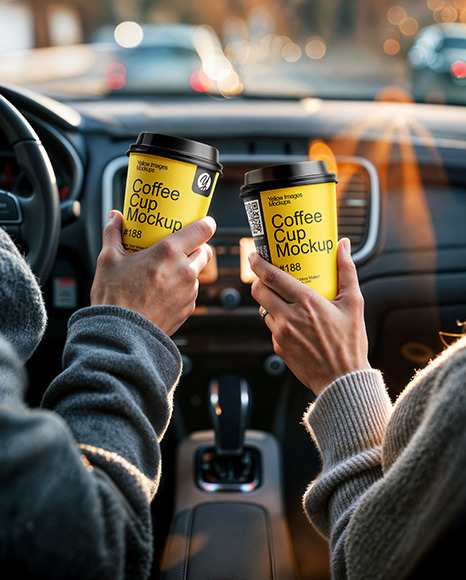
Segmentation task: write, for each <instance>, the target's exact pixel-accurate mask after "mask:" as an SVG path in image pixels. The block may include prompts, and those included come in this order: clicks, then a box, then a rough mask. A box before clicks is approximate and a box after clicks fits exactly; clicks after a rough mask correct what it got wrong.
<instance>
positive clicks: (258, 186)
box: [240, 160, 338, 197]
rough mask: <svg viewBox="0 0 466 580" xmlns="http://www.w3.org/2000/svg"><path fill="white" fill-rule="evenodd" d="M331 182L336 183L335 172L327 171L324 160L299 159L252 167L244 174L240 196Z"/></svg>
mask: <svg viewBox="0 0 466 580" xmlns="http://www.w3.org/2000/svg"><path fill="white" fill-rule="evenodd" d="M332 182H333V183H338V179H337V177H336V175H335V173H330V172H329V170H328V169H327V164H326V163H325V161H320V160H319V161H300V162H298V163H284V164H281V165H271V166H269V167H261V168H259V169H253V170H252V171H248V172H247V173H246V174H245V175H244V185H243V186H242V187H241V195H240V197H243V196H244V195H248V194H249V193H253V192H256V191H258V190H268V189H280V188H283V187H293V186H295V185H307V184H314V183H332Z"/></svg>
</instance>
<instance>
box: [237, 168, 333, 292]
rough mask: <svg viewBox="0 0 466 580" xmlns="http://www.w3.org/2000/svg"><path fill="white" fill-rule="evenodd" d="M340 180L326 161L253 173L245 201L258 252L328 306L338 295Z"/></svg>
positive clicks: (247, 180)
mask: <svg viewBox="0 0 466 580" xmlns="http://www.w3.org/2000/svg"><path fill="white" fill-rule="evenodd" d="M336 183H337V178H336V176H335V174H334V173H329V171H328V169H327V165H326V164H325V162H324V161H303V162H300V163H290V164H283V165H274V166H271V167H263V168H260V169H254V170H253V171H249V172H247V173H246V174H245V176H244V185H243V186H242V187H241V195H240V197H241V198H242V199H243V202H244V207H245V210H246V214H247V217H248V221H249V226H250V229H251V234H252V237H253V239H254V243H255V247H256V251H257V252H258V254H260V255H261V256H262V257H263V258H264V259H265V260H267V261H269V262H271V263H272V264H274V265H275V266H277V267H278V268H280V269H281V270H284V271H285V272H288V273H289V274H291V275H292V276H294V277H295V278H297V279H298V280H300V281H301V282H303V283H304V284H306V285H307V286H310V287H311V288H314V289H315V290H316V291H317V292H319V293H320V294H322V296H324V297H325V298H327V299H328V300H332V299H333V298H335V296H336V295H337V241H338V238H337V209H336V194H335V186H336Z"/></svg>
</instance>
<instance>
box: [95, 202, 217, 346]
mask: <svg viewBox="0 0 466 580" xmlns="http://www.w3.org/2000/svg"><path fill="white" fill-rule="evenodd" d="M122 226H123V216H122V214H121V213H120V212H118V211H113V212H111V213H110V216H109V222H108V224H107V226H106V227H105V230H104V233H103V244H102V250H101V252H100V255H99V258H98V260H97V269H96V273H95V277H94V282H93V285H92V289H91V304H92V305H93V306H96V305H99V304H110V305H114V306H121V307H123V308H128V309H129V310H133V311H135V312H138V313H139V314H142V315H143V316H145V317H146V318H148V319H149V320H151V321H152V322H153V323H154V324H155V325H156V326H158V327H159V328H160V329H161V330H163V331H164V332H165V333H166V334H168V335H169V336H171V335H172V334H173V333H174V332H175V331H176V330H177V329H178V328H179V327H180V326H181V325H182V324H183V322H185V320H186V319H187V318H188V317H189V316H190V315H191V314H192V313H193V311H194V308H195V301H196V298H197V293H198V287H199V281H198V279H197V278H198V275H199V273H200V272H201V270H202V269H203V268H204V267H205V265H206V264H207V262H208V261H209V260H210V258H211V257H212V249H211V248H210V247H209V246H208V245H207V243H206V242H207V241H208V240H209V239H210V238H211V237H212V236H213V235H214V233H215V228H216V225H215V221H214V220H213V219H212V218H211V217H206V218H202V219H200V220H197V221H195V222H193V223H191V224H189V225H187V226H185V227H184V228H182V229H181V230H178V231H177V232H175V233H173V234H170V235H169V236H167V237H165V238H163V239H162V240H160V241H159V242H157V243H156V244H154V245H153V246H151V247H149V248H147V249H145V250H141V251H139V252H135V253H129V252H127V251H126V250H125V249H124V247H123V244H122Z"/></svg>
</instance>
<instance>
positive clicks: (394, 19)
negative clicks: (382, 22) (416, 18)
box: [387, 5, 407, 26]
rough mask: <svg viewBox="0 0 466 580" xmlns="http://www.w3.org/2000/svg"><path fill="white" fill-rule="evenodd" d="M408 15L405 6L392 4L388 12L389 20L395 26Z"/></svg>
mask: <svg viewBox="0 0 466 580" xmlns="http://www.w3.org/2000/svg"><path fill="white" fill-rule="evenodd" d="M406 16H407V15H406V10H405V9H404V8H403V6H398V5H397V6H392V7H391V8H389V9H388V12H387V18H388V21H389V22H390V24H393V25H394V26H399V25H400V24H401V23H402V22H403V20H404V19H405V18H406Z"/></svg>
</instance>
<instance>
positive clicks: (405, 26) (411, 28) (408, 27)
mask: <svg viewBox="0 0 466 580" xmlns="http://www.w3.org/2000/svg"><path fill="white" fill-rule="evenodd" d="M418 30H419V24H418V22H417V20H416V19H415V18H411V17H410V16H408V17H407V18H405V19H404V20H403V22H401V23H400V32H401V33H402V34H404V35H405V36H414V35H415V34H416V32H417V31H418Z"/></svg>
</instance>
